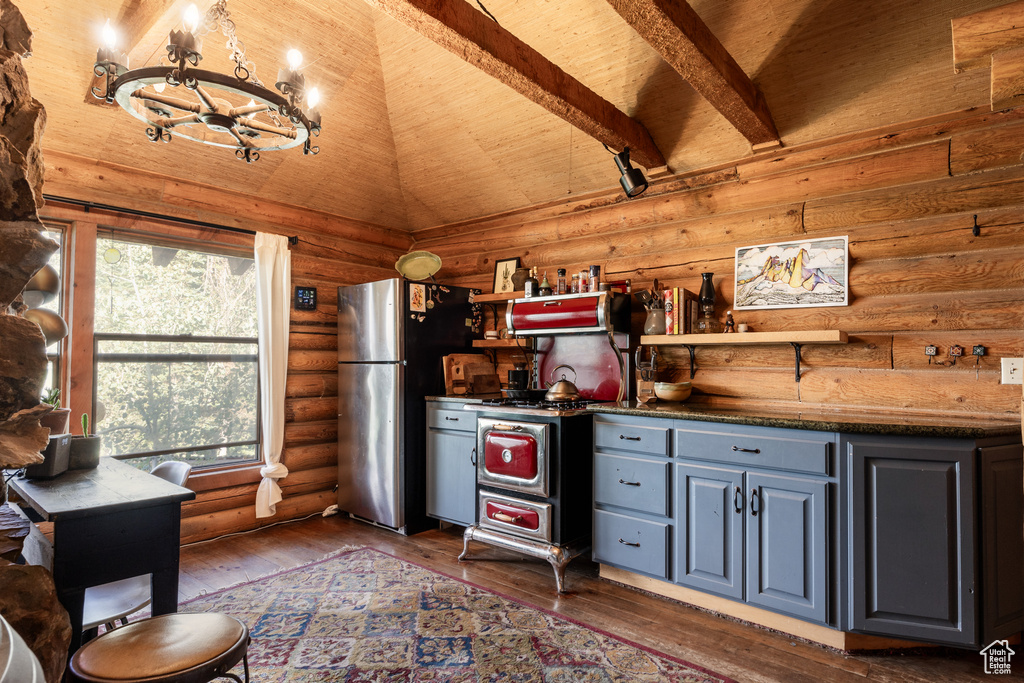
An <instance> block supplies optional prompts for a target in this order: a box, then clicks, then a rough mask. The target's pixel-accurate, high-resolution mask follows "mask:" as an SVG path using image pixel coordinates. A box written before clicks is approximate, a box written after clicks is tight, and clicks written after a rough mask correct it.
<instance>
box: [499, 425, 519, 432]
mask: <svg viewBox="0 0 1024 683" xmlns="http://www.w3.org/2000/svg"><path fill="white" fill-rule="evenodd" d="M493 431H496V432H521V431H523V427H522V425H494V428H493Z"/></svg>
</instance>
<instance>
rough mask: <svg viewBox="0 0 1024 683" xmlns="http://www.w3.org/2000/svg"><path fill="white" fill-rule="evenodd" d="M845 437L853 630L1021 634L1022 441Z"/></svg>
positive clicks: (983, 639)
mask: <svg viewBox="0 0 1024 683" xmlns="http://www.w3.org/2000/svg"><path fill="white" fill-rule="evenodd" d="M843 443H844V447H845V451H846V454H847V456H848V458H849V461H848V467H849V470H850V472H849V515H850V544H851V545H850V549H849V562H850V580H851V586H850V601H851V609H850V624H849V626H850V629H851V630H854V631H860V632H864V633H871V634H876V635H887V636H896V637H901V638H908V639H912V640H922V641H929V642H938V643H950V644H954V645H974V646H980V645H983V644H985V643H988V642H990V641H992V640H995V639H996V638H999V637H1005V636H1006V635H1009V634H1010V633H1014V632H1016V631H1019V630H1020V629H1021V627H1022V624H1024V605H1022V589H1021V583H1022V579H1024V574H1022V569H1021V567H1022V564H1024V562H1022V560H1024V557H1022V556H1024V540H1022V531H1021V518H1022V512H1021V499H1022V492H1021V470H1022V466H1021V462H1022V461H1021V446H1020V445H994V446H983V447H980V448H979V447H978V446H979V444H978V443H976V442H974V441H971V440H948V439H921V438H903V437H872V436H859V435H857V436H847V437H844V440H843ZM977 531H980V535H979V534H977V533H976V532H977ZM979 570H980V571H979ZM982 620H984V621H982Z"/></svg>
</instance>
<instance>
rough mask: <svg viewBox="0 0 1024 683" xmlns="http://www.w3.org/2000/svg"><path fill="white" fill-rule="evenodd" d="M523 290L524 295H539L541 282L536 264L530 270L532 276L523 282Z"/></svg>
mask: <svg viewBox="0 0 1024 683" xmlns="http://www.w3.org/2000/svg"><path fill="white" fill-rule="evenodd" d="M523 290H524V291H523V296H524V297H533V296H539V290H540V283H539V282H537V267H536V266H534V267H533V269H532V270H531V271H530V277H528V278H526V282H525V283H523Z"/></svg>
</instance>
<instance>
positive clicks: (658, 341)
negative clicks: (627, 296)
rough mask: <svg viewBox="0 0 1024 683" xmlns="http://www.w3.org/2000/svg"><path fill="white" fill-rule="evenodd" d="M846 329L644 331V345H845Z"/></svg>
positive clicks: (846, 339)
mask: <svg viewBox="0 0 1024 683" xmlns="http://www.w3.org/2000/svg"><path fill="white" fill-rule="evenodd" d="M847 341H848V336H847V334H846V332H841V331H839V330H807V331H803V332H731V333H724V332H719V333H715V334H645V335H643V336H641V337H640V343H641V344H644V345H647V346H713V345H715V344H846V343H847Z"/></svg>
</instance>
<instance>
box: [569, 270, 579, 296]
mask: <svg viewBox="0 0 1024 683" xmlns="http://www.w3.org/2000/svg"><path fill="white" fill-rule="evenodd" d="M569 293H570V294H579V293H580V274H579V273H573V274H572V284H571V285H569Z"/></svg>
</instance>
